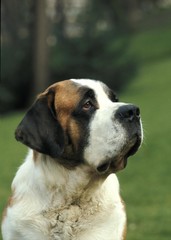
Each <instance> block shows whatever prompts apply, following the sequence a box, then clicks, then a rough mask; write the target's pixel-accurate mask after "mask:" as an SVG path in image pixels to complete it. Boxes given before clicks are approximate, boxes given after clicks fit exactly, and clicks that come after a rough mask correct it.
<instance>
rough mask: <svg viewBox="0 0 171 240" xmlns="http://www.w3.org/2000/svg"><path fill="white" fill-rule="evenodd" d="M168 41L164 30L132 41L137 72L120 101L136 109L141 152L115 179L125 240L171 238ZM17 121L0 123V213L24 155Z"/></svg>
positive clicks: (15, 118) (168, 33)
mask: <svg viewBox="0 0 171 240" xmlns="http://www.w3.org/2000/svg"><path fill="white" fill-rule="evenodd" d="M161 33H162V36H161ZM168 39H171V31H170V29H168V28H165V29H164V28H163V29H158V30H154V31H153V32H149V31H146V32H142V33H138V34H137V35H135V36H134V38H133V39H132V45H131V46H130V53H131V54H134V55H135V57H136V58H137V59H138V63H139V71H138V73H137V75H136V76H135V78H134V79H133V81H132V82H131V83H130V85H129V86H127V88H126V89H125V90H124V92H123V93H122V94H121V96H120V99H121V100H122V101H125V102H132V103H135V104H137V105H138V106H140V108H141V114H142V119H143V125H144V134H145V139H144V144H143V146H142V148H141V149H140V151H139V152H138V153H137V154H136V155H135V156H134V157H132V158H130V159H129V162H128V166H127V168H126V169H125V170H124V171H122V172H120V173H118V177H119V179H120V184H121V195H122V196H123V199H124V200H125V202H126V206H127V214H128V237H127V240H144V239H147V240H161V239H162V240H169V239H170V237H171V205H170V204H171V190H170V189H171V187H170V184H171V174H170V169H171V168H170V155H171V150H170V149H171V148H170V143H171V120H170V119H171V100H170V97H171V95H170V94H171V92H170V91H171V57H169V55H168V53H170V51H171V44H170V42H171V40H168ZM159 40H160V41H159ZM157 41H159V42H157ZM153 44H154V45H153ZM155 49H156V50H155ZM156 51H157V52H156ZM22 115H23V114H22V113H21V114H20V113H15V114H11V115H9V116H5V117H1V119H0V129H1V137H0V146H1V155H0V169H1V174H0V199H1V202H0V212H2V209H3V208H4V206H5V203H6V200H7V198H8V196H9V195H10V185H11V181H12V179H13V177H14V174H15V172H16V170H17V167H18V166H19V165H20V164H21V162H22V159H23V158H24V156H25V154H26V151H27V148H26V147H25V146H23V145H21V144H19V143H17V142H16V141H15V139H14V130H15V128H16V126H17V124H18V123H19V121H20V119H21V117H22Z"/></svg>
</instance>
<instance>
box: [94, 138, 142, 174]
mask: <svg viewBox="0 0 171 240" xmlns="http://www.w3.org/2000/svg"><path fill="white" fill-rule="evenodd" d="M140 145H141V138H140V137H136V138H135V139H133V140H132V141H130V142H129V144H127V145H126V146H125V147H124V149H122V151H121V153H119V154H118V155H117V156H115V157H114V159H112V160H111V159H110V160H108V161H106V162H105V163H103V164H101V165H99V166H98V167H97V172H98V173H99V174H110V173H116V172H118V171H120V170H122V169H124V168H125V167H126V166H127V161H128V158H129V157H130V156H132V155H134V154H135V153H136V152H137V151H138V149H139V147H140Z"/></svg>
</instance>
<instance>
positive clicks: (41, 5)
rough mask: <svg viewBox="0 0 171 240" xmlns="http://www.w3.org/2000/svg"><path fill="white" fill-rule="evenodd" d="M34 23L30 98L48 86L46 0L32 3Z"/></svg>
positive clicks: (37, 0)
mask: <svg viewBox="0 0 171 240" xmlns="http://www.w3.org/2000/svg"><path fill="white" fill-rule="evenodd" d="M34 4H35V5H34V8H35V11H34V13H35V17H34V19H35V22H34V23H33V27H34V37H33V39H34V40H33V41H34V42H33V78H34V79H33V87H32V93H31V98H33V97H35V95H37V94H38V93H40V92H41V91H43V90H44V89H45V88H46V87H47V86H48V77H49V76H48V75H49V74H48V70H49V67H48V45H47V36H48V29H49V28H48V18H47V15H46V7H47V6H46V0H36V1H35V2H34Z"/></svg>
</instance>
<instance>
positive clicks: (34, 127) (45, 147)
mask: <svg viewBox="0 0 171 240" xmlns="http://www.w3.org/2000/svg"><path fill="white" fill-rule="evenodd" d="M15 137H16V139H17V141H20V142H22V143H23V144H25V145H27V146H28V147H30V148H32V149H34V150H37V151H38V152H40V153H43V154H47V155H49V156H51V157H53V158H57V157H59V156H60V155H61V154H62V153H63V150H64V132H63V129H62V127H61V125H60V123H59V122H58V120H57V118H56V113H55V111H54V93H53V92H52V91H51V92H48V93H47V94H45V95H42V96H40V97H39V98H38V99H37V100H36V102H35V103H34V104H33V105H32V107H31V108H30V109H29V110H28V112H27V113H26V115H25V117H24V118H23V120H22V121H21V123H20V124H19V126H18V127H17V129H16V131H15Z"/></svg>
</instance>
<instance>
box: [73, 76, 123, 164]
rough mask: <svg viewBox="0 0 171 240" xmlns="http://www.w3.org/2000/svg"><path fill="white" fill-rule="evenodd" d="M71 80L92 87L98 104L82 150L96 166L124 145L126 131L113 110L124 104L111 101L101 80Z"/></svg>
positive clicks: (116, 154)
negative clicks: (86, 143) (86, 141)
mask: <svg viewBox="0 0 171 240" xmlns="http://www.w3.org/2000/svg"><path fill="white" fill-rule="evenodd" d="M72 81H74V82H76V83H78V84H81V85H83V86H87V87H89V88H91V89H93V90H94V92H95V95H96V99H97V102H98V104H99V109H97V110H96V112H95V115H94V117H93V119H92V120H91V122H90V126H89V127H90V132H89V138H88V145H87V147H86V148H85V150H84V158H85V160H86V161H87V162H88V163H89V164H90V165H92V166H93V167H94V168H97V166H99V165H100V164H102V163H103V162H105V161H107V160H110V159H111V160H112V159H114V158H115V157H116V156H118V154H119V153H120V152H121V150H122V149H123V147H124V145H125V142H126V135H127V133H126V131H125V129H124V128H123V127H122V125H121V124H120V123H119V121H117V120H116V119H115V112H116V111H117V109H118V108H119V107H120V106H123V105H125V104H124V103H118V102H112V101H111V100H110V99H109V97H108V96H107V94H106V93H105V91H104V88H103V87H104V86H105V85H104V84H103V83H101V82H98V81H94V80H86V79H80V80H75V79H72Z"/></svg>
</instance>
